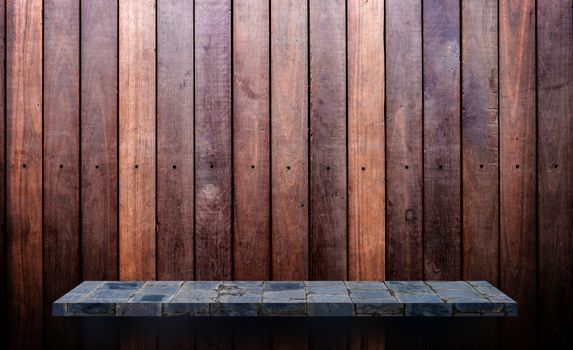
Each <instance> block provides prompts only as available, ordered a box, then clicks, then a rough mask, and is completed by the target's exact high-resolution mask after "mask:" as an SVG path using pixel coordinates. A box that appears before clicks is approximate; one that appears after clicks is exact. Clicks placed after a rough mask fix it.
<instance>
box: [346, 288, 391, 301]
mask: <svg viewBox="0 0 573 350" xmlns="http://www.w3.org/2000/svg"><path fill="white" fill-rule="evenodd" d="M350 298H351V299H352V301H358V300H364V299H389V300H394V301H395V300H396V299H395V298H394V297H393V296H392V294H390V291H388V290H387V289H380V290H374V289H366V290H352V291H350Z"/></svg>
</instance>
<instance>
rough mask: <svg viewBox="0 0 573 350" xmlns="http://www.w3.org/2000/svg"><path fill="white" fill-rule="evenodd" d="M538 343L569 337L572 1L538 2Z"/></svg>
mask: <svg viewBox="0 0 573 350" xmlns="http://www.w3.org/2000/svg"><path fill="white" fill-rule="evenodd" d="M537 72H538V76H537V81H538V83H539V87H538V88H539V92H538V108H539V111H538V122H537V125H538V127H539V130H538V139H537V147H538V149H537V154H538V157H539V158H538V159H537V171H538V179H539V183H538V187H537V188H538V205H539V207H538V214H537V217H538V218H539V224H538V228H539V233H538V237H539V242H538V256H539V264H538V269H539V270H538V272H537V273H538V276H539V282H538V288H539V296H538V300H539V303H538V307H537V309H538V310H539V322H538V325H540V330H539V331H540V333H539V336H540V344H543V345H544V346H545V347H547V348H571V347H573V338H572V337H571V332H570V330H571V327H570V326H567V325H568V324H573V307H572V305H573V304H572V303H571V296H572V295H573V269H572V266H573V255H572V254H571V252H573V235H572V232H573V164H572V163H571V161H572V160H573V2H572V1H571V0H568V1H548V0H539V1H538V3H537Z"/></svg>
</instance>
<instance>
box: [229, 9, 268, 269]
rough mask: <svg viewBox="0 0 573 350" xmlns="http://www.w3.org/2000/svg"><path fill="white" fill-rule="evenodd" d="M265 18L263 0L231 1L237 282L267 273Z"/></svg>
mask: <svg viewBox="0 0 573 350" xmlns="http://www.w3.org/2000/svg"><path fill="white" fill-rule="evenodd" d="M269 20H270V18H269V1H251V0H237V1H234V2H233V45H234V49H233V55H234V56H233V135H234V139H233V143H234V146H233V157H234V158H233V159H234V163H233V164H234V171H233V175H234V191H235V193H234V208H233V209H234V234H233V237H234V244H233V247H234V252H233V253H234V254H233V257H234V265H233V266H234V278H235V279H238V280H252V279H254V280H266V279H269V277H270V273H271V271H270V270H271V265H270V215H271V208H270V149H269V145H270V143H269V142H270V140H269V134H270V131H269V128H270V123H269V122H270V120H269V113H270V111H269V108H270V99H269V98H270V85H269V75H270V66H269V64H270V61H269V59H270V58H269V49H270V47H269ZM254 198H256V200H253V199H254Z"/></svg>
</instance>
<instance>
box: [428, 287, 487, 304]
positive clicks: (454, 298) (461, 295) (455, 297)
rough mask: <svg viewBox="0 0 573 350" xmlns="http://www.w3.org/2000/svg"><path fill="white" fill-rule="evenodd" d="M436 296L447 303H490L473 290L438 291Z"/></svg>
mask: <svg viewBox="0 0 573 350" xmlns="http://www.w3.org/2000/svg"><path fill="white" fill-rule="evenodd" d="M436 294H438V296H439V297H440V298H442V300H444V301H445V302H447V303H458V302H465V303H490V301H489V300H488V299H487V298H486V297H484V296H483V295H481V294H480V293H478V292H477V291H476V290H475V289H473V288H472V289H469V290H466V289H439V290H437V291H436Z"/></svg>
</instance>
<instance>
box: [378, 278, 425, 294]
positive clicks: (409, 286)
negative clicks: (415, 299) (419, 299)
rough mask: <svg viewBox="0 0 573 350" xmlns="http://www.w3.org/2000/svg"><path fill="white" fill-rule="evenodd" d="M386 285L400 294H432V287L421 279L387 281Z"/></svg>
mask: <svg viewBox="0 0 573 350" xmlns="http://www.w3.org/2000/svg"><path fill="white" fill-rule="evenodd" d="M385 283H386V286H387V287H388V288H389V289H391V290H392V291H394V292H396V293H400V294H421V293H422V294H434V293H433V291H432V289H430V287H429V286H428V285H427V284H425V283H424V282H422V281H388V282H385Z"/></svg>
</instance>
